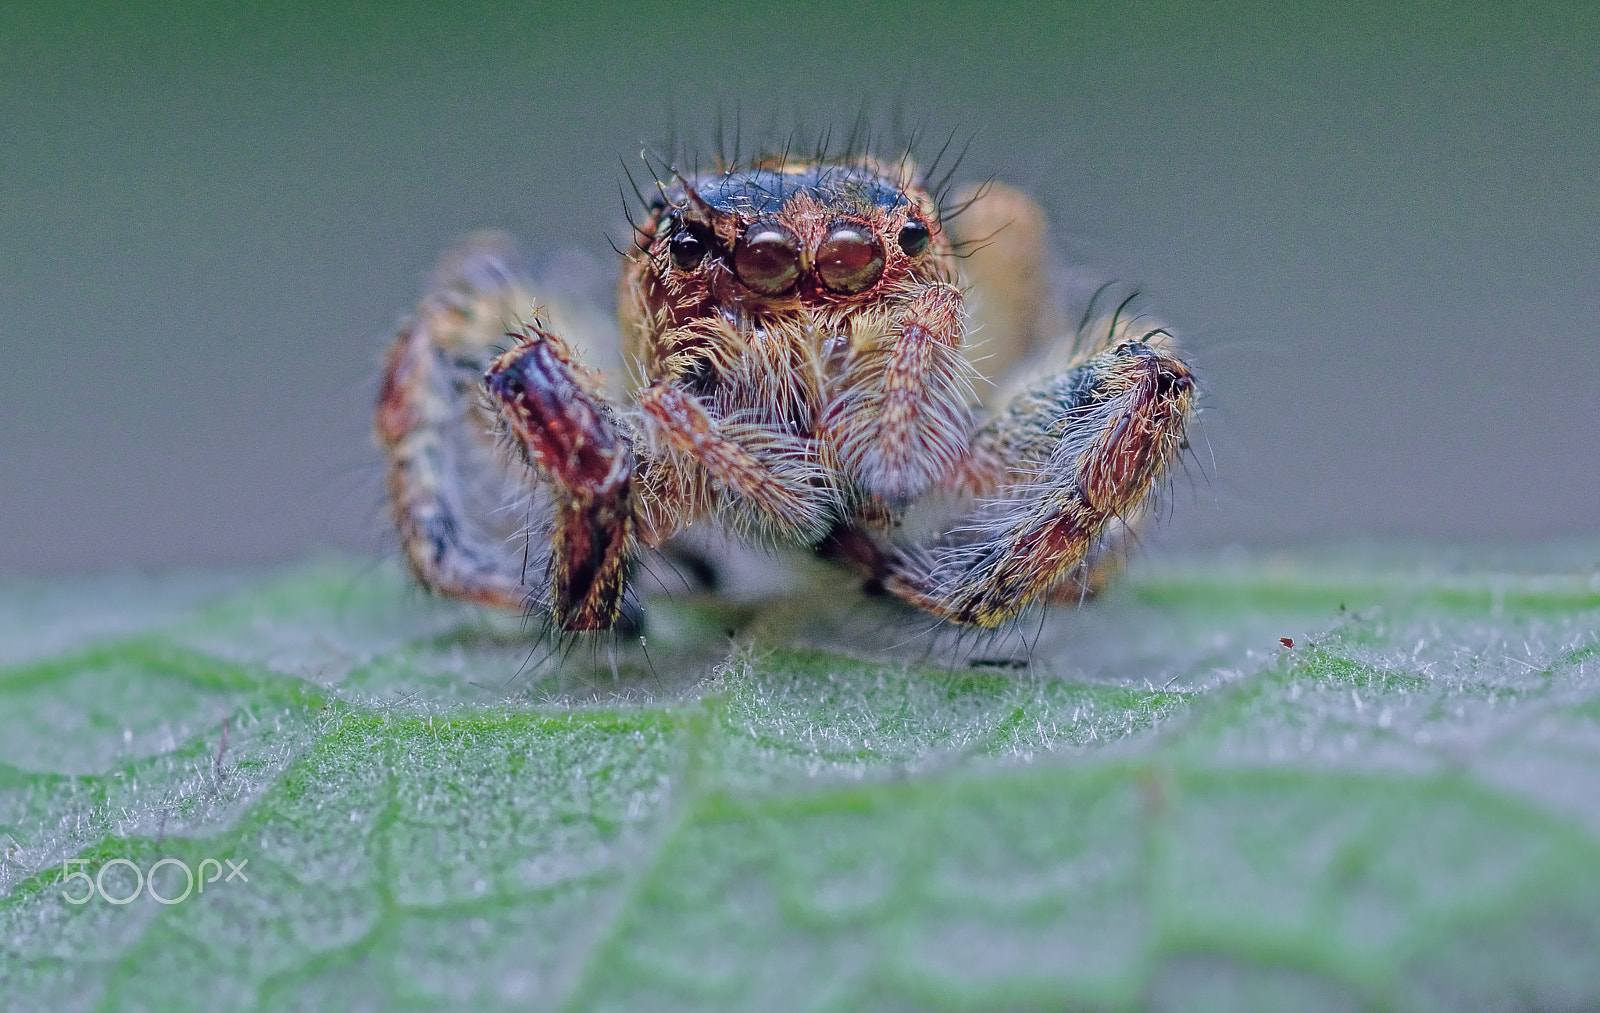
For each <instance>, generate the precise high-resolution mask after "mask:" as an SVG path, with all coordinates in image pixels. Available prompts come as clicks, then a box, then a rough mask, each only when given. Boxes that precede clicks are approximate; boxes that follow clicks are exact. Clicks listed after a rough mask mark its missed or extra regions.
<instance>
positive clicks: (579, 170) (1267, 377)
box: [0, 2, 1600, 573]
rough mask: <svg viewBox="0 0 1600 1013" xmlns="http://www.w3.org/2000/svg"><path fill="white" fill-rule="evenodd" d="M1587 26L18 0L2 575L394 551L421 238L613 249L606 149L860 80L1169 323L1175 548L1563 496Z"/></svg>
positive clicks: (826, 8)
mask: <svg viewBox="0 0 1600 1013" xmlns="http://www.w3.org/2000/svg"><path fill="white" fill-rule="evenodd" d="M1597 52H1600V12H1597V8H1596V7H1595V6H1594V5H1592V4H1573V5H1571V6H1558V5H1550V4H1545V5H1518V6H1516V7H1515V8H1512V7H1510V6H1504V7H1502V6H1499V5H1487V4H1479V5H1475V6H1472V7H1461V6H1456V5H1411V6H1403V7H1395V6H1388V5H1385V6H1382V7H1377V8H1369V9H1363V8H1360V7H1357V6H1353V5H1330V6H1327V7H1322V8H1312V7H1310V6H1306V7H1304V8H1302V7H1299V6H1294V7H1292V8H1291V7H1284V8H1278V9H1274V8H1270V7H1267V6H1265V5H1256V6H1249V7H1235V6H1224V5H1217V4H1199V3H1194V4H1152V5H1134V4H1125V3H1114V4H1095V5H1068V4H1044V5H1037V6H1025V5H1024V6H1013V7H1009V8H1005V9H1003V10H1002V9H1001V8H1000V7H999V6H998V5H989V4H975V3H963V4H948V3H930V2H924V3H917V4H906V5H888V4H880V5H857V4H814V3H813V4H808V3H790V4H783V5H740V6H729V7H719V6H714V5H709V4H697V5H666V4H658V5H653V6H647V5H642V4H641V5H622V6H613V7H607V6H605V5H588V6H586V7H585V8H584V9H583V10H581V11H580V10H579V9H578V7H577V5H569V4H560V5H528V6H523V7H517V6H512V5H508V4H496V5H491V6H481V5H471V4H461V5H450V6H448V7H442V6H441V7H439V8H431V7H428V8H425V7H409V6H402V5H398V4H382V5H372V6H340V7H332V6H324V5H316V6H305V7H301V8H298V9H296V8H295V7H293V6H291V5H271V7H270V9H258V8H256V7H255V6H253V5H243V4H234V3H204V4H202V3H189V4H170V5H112V4H106V5H98V6H95V5H80V4H43V3H39V4H31V5H23V4H10V5H6V6H5V7H4V8H3V9H0V398H3V403H4V406H5V410H4V423H3V425H0V462H3V463H0V468H3V471H4V474H5V476H6V477H5V478H4V479H3V480H0V525H3V530H4V532H5V534H4V536H3V537H0V569H22V570H27V571H36V572H45V573H49V572H61V571H73V570H80V569H87V568H98V567H105V566H116V565H128V564H133V565H155V564H161V565H173V564H210V563H225V562H239V561H254V560H266V559H278V558H286V557H293V556H296V555H300V554H303V553H304V552H306V551H307V550H309V549H310V548H312V547H315V546H335V547H340V548H350V549H356V550H360V551H371V550H374V549H378V548H380V547H381V546H382V545H383V544H384V535H383V523H382V515H381V498H380V493H379V472H378V468H377V460H376V453H375V451H373V450H372V449H371V445H370V439H369V437H368V435H367V425H368V414H369V406H370V401H371V396H372V391H373V387H374V372H375V368H376V366H375V364H376V358H377V355H378V354H379V351H380V350H381V348H382V346H383V344H384V341H385V338H386V335H387V333H388V332H389V330H390V329H391V328H392V326H393V324H394V322H395V321H396V319H397V318H398V316H399V315H400V314H402V313H403V312H404V311H405V310H406V309H407V308H408V307H409V306H410V305H411V304H412V303H413V302H414V300H415V298H416V296H417V293H418V288H419V284H420V279H421V277H422V276H423V275H424V274H425V273H426V271H427V270H428V268H429V266H430V264H431V262H432V261H433V259H434V258H435V256H436V255H437V254H438V252H439V251H440V250H441V249H442V248H444V247H445V246H447V245H448V244H450V243H451V242H452V241H453V240H454V239H455V238H456V237H457V236H459V235H460V234H461V233H463V232H465V231H467V230H470V229H474V228H480V227H485V226H503V227H507V228H510V229H511V230H512V231H513V232H515V233H516V234H518V236H519V237H520V238H521V239H522V241H523V242H524V244H525V246H526V248H527V249H528V250H529V251H530V252H531V253H534V254H538V253H539V252H541V251H549V250H556V249H562V248H577V249H579V250H582V251H587V253H588V254H589V255H590V256H592V257H594V258H598V259H600V260H601V261H602V262H609V261H610V259H611V257H612V255H611V253H610V250H609V248H608V246H607V242H606V236H607V234H608V233H609V234H612V235H616V234H618V233H619V226H620V224H621V223H622V211H621V206H620V202H619V200H618V197H617V184H618V182H619V180H620V179H621V175H622V170H621V167H620V164H619V156H621V157H624V158H628V159H630V160H632V159H633V157H634V156H635V155H636V154H637V152H638V150H639V149H640V147H641V144H642V143H652V144H659V143H663V142H664V141H666V140H668V139H670V138H671V137H673V136H677V137H680V138H683V139H686V140H688V141H690V142H691V143H692V142H694V141H696V140H704V141H709V137H710V129H711V125H712V123H713V122H714V120H715V117H716V115H717V110H718V109H719V108H720V109H722V110H725V111H731V110H732V109H733V108H735V107H738V108H740V109H742V111H743V116H744V117H745V119H746V121H747V122H751V123H754V124H756V125H757V126H758V127H759V126H764V125H766V124H768V123H774V124H777V126H778V128H779V131H780V132H784V131H786V130H787V129H789V128H790V127H793V126H799V127H802V128H818V127H823V126H826V125H828V124H835V125H845V124H847V123H848V122H849V120H851V119H852V118H853V117H854V115H855V113H856V111H857V109H858V108H859V107H860V106H861V104H862V102H863V100H864V99H865V100H867V101H868V102H869V108H870V109H871V110H872V112H873V114H874V116H875V118H876V119H878V120H879V121H880V122H882V121H887V120H888V119H889V118H890V116H891V115H892V112H893V109H894V107H895V106H896V105H897V104H898V105H899V106H900V107H901V108H902V109H903V110H904V112H903V115H904V118H905V119H906V120H907V121H908V122H911V123H914V124H919V125H920V126H921V128H922V132H923V135H924V136H925V137H928V138H930V139H932V141H931V142H930V145H931V147H937V143H934V142H937V141H942V139H943V138H944V137H946V136H948V135H950V134H951V133H952V132H954V133H955V134H956V136H957V137H958V138H964V137H965V136H967V135H968V134H971V133H972V132H973V131H977V133H976V141H975V143H974V144H973V145H972V149H971V153H970V155H969V156H968V159H967V163H966V172H965V173H964V175H967V176H968V177H969V178H983V177H986V176H989V175H991V174H993V175H995V176H996V177H997V178H999V179H1001V180H1004V181H1006V182H1010V183H1014V184H1017V185H1020V186H1023V187H1025V188H1028V189H1030V190H1032V191H1033V192H1035V193H1036V194H1037V195H1038V196H1039V197H1040V198H1041V200H1042V201H1043V203H1044V204H1045V205H1046V207H1047V208H1048V209H1049V211H1050V212H1051V214H1052V216H1053V219H1054V221H1055V223H1056V225H1057V232H1056V238H1057V242H1058V244H1059V246H1060V249H1061V251H1062V253H1063V255H1064V257H1065V258H1066V259H1067V260H1068V261H1069V262H1071V263H1074V264H1080V265H1085V266H1088V267H1091V268H1093V269H1095V270H1097V271H1099V272H1102V273H1103V274H1104V275H1106V276H1109V277H1115V278H1118V279H1122V280H1124V281H1126V282H1128V283H1130V284H1136V285H1137V286H1139V287H1140V288H1141V289H1142V290H1143V291H1144V292H1146V293H1147V295H1148V297H1149V302H1148V305H1149V307H1150V308H1151V309H1152V310H1154V311H1155V312H1157V313H1158V314H1160V315H1161V316H1163V317H1164V318H1165V319H1166V320H1168V321H1170V322H1171V323H1172V324H1173V325H1174V326H1175V328H1177V329H1178V330H1179V332H1180V333H1181V334H1182V335H1184V336H1185V338H1186V340H1187V342H1188V345H1189V347H1190V348H1191V349H1192V350H1193V354H1194V359H1195V361H1196V363H1197V365H1198V367H1199V369H1200V370H1201V372H1202V377H1203V380H1204V382H1205V389H1206V391H1207V395H1208V399H1207V406H1208V410H1207V413H1206V415H1205V424H1204V429H1203V432H1202V433H1201V434H1199V435H1200V439H1199V440H1198V442H1197V446H1198V454H1197V457H1198V461H1199V463H1200V465H1201V466H1200V467H1199V469H1198V470H1196V472H1195V475H1194V478H1193V481H1192V482H1190V481H1189V480H1180V482H1179V483H1178V487H1177V490H1176V497H1175V503H1174V509H1173V510H1172V518H1171V520H1170V521H1169V522H1167V523H1166V524H1165V526H1164V528H1163V531H1162V533H1161V534H1160V536H1159V539H1160V540H1161V541H1163V542H1168V543H1172V542H1176V543H1180V544H1184V545H1191V546H1203V545H1217V544H1226V543H1230V542H1236V541H1240V542H1246V543H1257V544H1260V543H1289V542H1295V541H1305V540H1321V539H1330V538H1334V539H1338V538H1345V537H1349V536H1353V535H1373V536H1379V537H1422V538H1437V539H1451V540H1486V541H1502V542H1503V541H1508V540H1517V539H1523V538H1538V537H1549V536H1559V535H1563V534H1572V533H1581V532H1585V531H1589V532H1592V531H1594V530H1596V528H1597V527H1600V468H1596V467H1595V465H1596V457H1597V456H1600V455H1597V454H1596V451H1595V434H1596V433H1600V397H1596V393H1595V392H1596V381H1595V376H1596V375H1597V373H1600V340H1597V338H1600V323H1597V321H1600V287H1597V285H1596V282H1597V279H1600V186H1597V180H1600V130H1597V129H1596V123H1597V122H1600V59H1597V58H1596V53H1597ZM1213 458H1214V460H1213Z"/></svg>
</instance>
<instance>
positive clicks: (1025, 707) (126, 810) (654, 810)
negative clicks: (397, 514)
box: [0, 545, 1600, 1010]
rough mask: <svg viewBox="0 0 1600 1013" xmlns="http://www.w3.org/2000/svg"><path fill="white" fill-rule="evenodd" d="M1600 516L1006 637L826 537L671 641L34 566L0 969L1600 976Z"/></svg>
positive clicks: (0, 792) (848, 978) (995, 995)
mask: <svg viewBox="0 0 1600 1013" xmlns="http://www.w3.org/2000/svg"><path fill="white" fill-rule="evenodd" d="M1597 557H1600V552H1597V551H1596V548H1595V547H1594V546H1592V545H1567V546H1559V547H1554V548H1552V549H1551V550H1549V551H1548V552H1546V553H1545V554H1544V558H1542V559H1536V558H1534V557H1533V556H1531V555H1530V556H1529V557H1527V558H1524V559H1521V560H1517V559H1509V560H1503V561H1500V562H1499V563H1494V562H1487V563H1486V562H1483V561H1480V562H1478V563H1476V564H1471V565H1468V564H1464V563H1451V562H1449V561H1448V560H1447V559H1445V558H1444V557H1443V556H1442V555H1441V554H1439V553H1433V554H1422V553H1414V554H1412V555H1410V556H1407V557H1404V558H1401V557H1396V556H1394V555H1392V554H1391V555H1388V556H1385V555H1381V554H1379V553H1377V552H1376V551H1375V550H1373V551H1369V552H1366V553H1359V552H1357V553H1344V554H1342V555H1340V556H1334V555H1327V556H1315V555H1304V556H1301V557H1299V558H1296V559H1254V560H1251V559H1230V560H1208V561H1195V562H1190V563H1160V562H1152V563H1147V564H1144V565H1141V566H1139V567H1137V568H1136V570H1135V572H1134V573H1132V574H1131V575H1130V576H1129V578H1128V579H1127V580H1126V581H1124V582H1123V584H1122V585H1120V586H1119V587H1118V588H1117V589H1116V590H1114V591H1113V592H1112V593H1111V594H1109V595H1108V596H1106V597H1105V598H1104V599H1103V600H1100V601H1096V602H1093V603H1090V604H1087V605H1085V606H1084V607H1082V608H1080V609H1061V610H1055V611H1052V612H1051V613H1050V614H1048V615H1047V616H1045V617H1043V618H1042V619H1040V618H1039V617H1036V619H1035V622H1033V623H1031V624H1027V625H1025V626H1019V627H1018V628H1016V629H1013V630H1010V631H1007V632H1005V633H1003V634H1001V635H998V636H992V637H985V638H973V637H970V636H969V637H966V638H962V637H958V636H956V635H954V634H953V633H951V632H950V631H947V630H939V629H930V628H929V626H928V624H927V623H926V622H923V621H920V620H918V619H916V618H914V617H909V616H907V615H905V614H904V613H902V612H899V611H897V610H896V609H895V608H894V607H893V606H891V605H890V604H888V603H885V602H881V601H875V600H869V599H863V598H860V597H857V596H856V595H855V594H854V593H853V592H850V591H848V590H847V589H846V588H845V586H844V585H842V584H841V583H839V581H838V579H837V577H836V576H830V575H829V574H828V573H827V572H826V571H820V570H818V569H816V568H814V567H811V566H809V565H806V564H799V563H797V564H796V565H797V567H798V568H799V572H800V574H801V576H800V577H798V578H797V580H798V581H799V586H798V589H797V590H796V591H795V592H794V593H792V594H789V595H786V596H784V597H782V598H780V599H775V600H766V601H744V602H726V601H717V600H712V599H709V598H701V597H694V596H681V597H679V598H678V599H676V600H661V601H655V602H652V603H651V614H650V624H651V625H650V634H649V639H648V640H647V641H646V642H645V643H644V644H642V645H640V644H636V643H633V642H632V641H626V640H608V639H599V640H580V641H576V642H566V643H562V642H552V641H551V640H550V639H549V638H548V637H544V636H543V635H542V633H541V630H540V629H539V628H538V627H537V624H529V623H523V622H520V621H518V620H516V619H514V618H513V619H506V618H504V617H492V616H486V615H484V614H481V613H478V612H475V611H472V610H469V609H466V608H463V607H459V606H453V605H449V604H445V603H438V602H431V601H429V600H427V599H425V598H424V597H422V596H420V595H418V594H417V593H416V592H414V591H411V590H409V589H408V588H407V586H406V584H405V582H404V581H403V580H402V579H401V578H400V576H399V575H398V574H396V573H395V572H393V571H391V570H389V569H387V568H379V569H377V570H372V569H368V568H361V567H358V566H355V565H352V564H347V563H343V562H339V561H330V562H324V563H319V564H316V565H310V566H306V567H301V568H298V569H296V570H294V571H290V572H280V573H278V574H276V575H270V574H269V575H256V576H248V575H232V576H227V577H217V576H210V577H198V576H187V577H184V576H174V577H169V578H162V579H150V580H147V579H139V578H132V577H123V578H105V579H103V580H97V581H88V580H77V581H44V582H40V581H32V582H24V581H21V580H13V581H12V582H11V583H10V584H9V585H7V586H5V587H3V588H0V847H3V848H4V861H3V863H0V1008H4V1009H7V1010H20V1009H51V1010H64V1009H92V1008H104V1009H123V1008H146V1007H156V1008H163V1009H188V1008H193V1009H205V1010H219V1009H220V1010H234V1009H239V1010H246V1009H278V1008H304V1007H327V1008H371V1009H404V1008H419V1009H427V1008H439V1007H452V1006H454V1007H464V1008H475V1009H495V1008H519V1009H520V1008H530V1007H534V1008H558V1007H559V1008H566V1009H573V1010H591V1009H593V1010H606V1009H617V1010H626V1009H650V1010H670V1009H729V1010H751V1009H761V1010H779V1009H805V1010H813V1009H870V1010H879V1009H894V1010H917V1009H926V1010H968V1009H970V1010H995V1009H1018V1010H1021V1009H1059V1008H1092V1009H1173V1010H1190V1009H1207V1008H1221V1009H1238V1008H1256V1009H1281V1008H1296V1009H1324V1008H1325V1009H1330V1010H1334V1009H1337V1010H1344V1009H1383V1010H1448V1009H1462V1010H1467V1009H1471V1010H1477V1009H1510V1008H1516V1009H1522V1008H1541V1009H1542V1008H1563V1009H1564V1008H1593V1007H1595V1006H1600V636H1597V630H1600V568H1597V567H1596V566H1595V565H1594V562H1595V560H1596V558H1597ZM830 580H831V581H832V583H829V581H830ZM730 630H731V631H732V633H731V636H730V633H729V631H730ZM1280 638H1287V639H1289V640H1292V641H1293V645H1294V646H1293V647H1287V646H1283V645H1282V644H1280ZM80 859H81V860H83V864H79V865H71V866H65V865H64V862H71V861H76V860H80ZM166 859H171V860H172V861H166V862H164V864H162V865H161V866H160V867H159V868H158V867H157V863H161V862H163V860H166ZM208 860H211V861H210V864H206V863H207V861H208ZM228 863H232V865H233V866H236V867H238V868H239V870H240V872H239V873H238V874H236V875H234V876H233V877H232V878H231V879H225V878H224V876H225V875H226V874H227V873H228V872H229V864H228ZM79 869H81V870H83V871H85V872H86V873H87V874H88V879H89V883H88V884H87V885H91V886H92V885H94V881H95V879H96V878H98V879H99V886H98V887H96V890H97V891H98V892H95V893H94V894H93V895H92V896H91V899H90V900H89V901H88V902H86V903H83V904H81V905H76V904H73V903H70V902H69V901H68V900H66V899H64V898H63V891H64V890H65V891H66V892H67V893H68V894H69V895H72V896H81V895H82V894H83V893H84V891H85V887H86V883H85V881H84V879H83V878H82V877H78V878H76V879H70V880H69V879H65V878H64V873H66V872H70V871H73V870H79ZM152 870H155V872H154V874H153V875H151V876H150V885H153V886H154V887H155V888H156V890H157V892H158V894H159V895H160V896H162V897H165V898H168V899H171V898H173V897H176V896H178V895H180V894H183V892H184V888H185V884H186V883H188V882H190V881H189V880H187V879H186V878H185V877H186V875H190V874H193V873H195V872H201V871H202V870H204V873H203V875H202V876H201V879H200V882H199V883H198V885H197V887H196V888H195V889H193V890H192V891H191V892H190V893H189V894H188V895H187V896H185V897H184V898H183V899H182V900H181V901H179V902H177V903H173V904H163V903H161V902H159V901H158V900H157V899H154V898H152V896H151V895H150V893H149V892H148V889H146V888H141V889H140V891H139V893H138V895H137V896H136V897H135V899H133V900H132V901H130V902H128V903H126V904H116V903H112V902H110V901H109V900H107V899H106V897H107V896H110V897H111V898H113V899H120V898H121V897H123V896H127V895H129V894H131V893H133V892H134V891H135V887H136V886H137V885H138V878H141V877H144V876H145V875H146V874H150V873H151V872H152ZM186 870H187V871H186ZM213 874H215V876H214V878H212V879H209V880H208V879H207V878H206V877H209V876H213Z"/></svg>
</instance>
